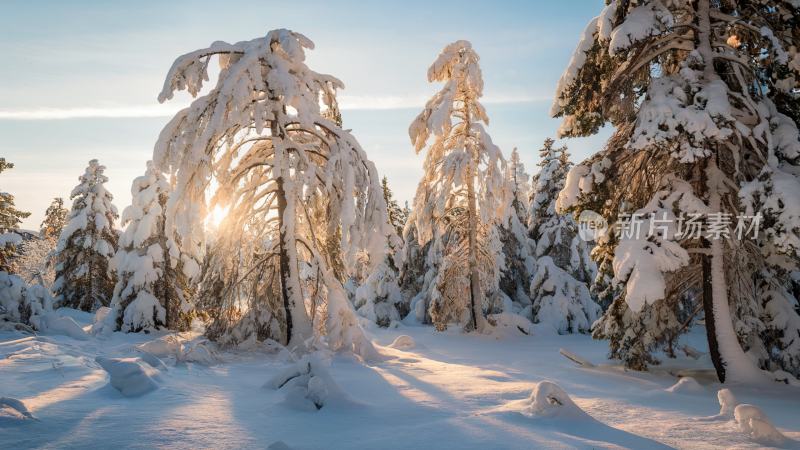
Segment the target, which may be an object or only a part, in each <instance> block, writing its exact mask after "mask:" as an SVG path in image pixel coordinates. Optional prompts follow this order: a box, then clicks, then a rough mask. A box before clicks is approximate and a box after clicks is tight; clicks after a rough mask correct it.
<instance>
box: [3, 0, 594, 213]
mask: <svg viewBox="0 0 800 450" xmlns="http://www.w3.org/2000/svg"><path fill="white" fill-rule="evenodd" d="M602 5H603V2H602V0H569V1H561V2H550V1H486V2H469V1H466V2H465V1H464V0H461V1H457V2H456V1H452V2H451V1H430V0H428V1H404V2H399V1H396V2H377V1H374V2H350V1H344V2H341V1H340V2H321V1H320V2H318V1H292V2H288V1H284V2H275V1H261V2H253V1H246V2H236V1H233V2H231V1H226V2H221V1H218V2H206V1H202V2H186V1H171V2H156V1H137V2H126V3H122V2H102V3H101V2H99V1H81V0H73V1H69V2H65V1H36V2H31V1H15V0H11V1H6V2H4V11H3V14H2V16H0V29H2V30H3V35H4V36H3V39H0V51H2V54H3V58H4V61H3V64H2V65H0V136H2V138H0V156H4V157H6V158H7V159H8V160H10V161H12V162H14V163H15V164H16V167H15V169H13V170H12V171H10V172H6V173H4V174H2V175H0V189H2V190H5V191H8V192H11V193H12V194H14V195H15V196H16V197H17V205H18V207H20V208H22V209H24V210H27V211H30V212H32V215H31V217H30V218H29V219H28V220H26V222H25V223H24V226H25V227H27V228H38V224H39V223H40V221H41V218H42V215H43V212H44V210H45V208H46V207H47V205H48V204H49V201H50V199H51V198H52V197H55V196H63V197H68V196H69V192H70V190H71V188H72V186H74V185H75V184H76V182H77V177H78V176H79V175H80V174H81V173H82V172H83V168H84V167H85V166H86V163H87V162H88V160H89V159H92V158H98V159H100V161H101V163H103V164H105V165H106V166H107V167H108V170H107V174H108V176H109V177H110V179H111V181H110V182H109V185H108V187H109V190H111V192H112V193H113V194H114V195H115V197H116V201H115V203H116V204H117V206H118V207H119V208H120V210H121V209H122V208H123V207H125V206H126V205H127V204H128V203H129V202H130V192H129V191H130V183H131V180H132V179H133V177H135V176H137V175H138V174H140V173H141V172H142V171H143V170H144V166H145V161H147V159H149V158H150V155H151V154H152V147H153V144H154V142H155V139H156V137H157V135H158V132H159V131H160V129H161V127H162V126H163V125H164V124H165V123H166V122H167V120H168V119H169V116H170V114H171V113H173V112H174V111H175V110H177V109H178V108H179V107H181V106H184V105H185V104H186V103H187V102H188V96H178V97H176V99H175V100H173V101H172V102H170V104H167V105H159V104H158V103H157V101H156V95H157V94H158V92H159V91H160V89H161V85H162V83H163V77H164V75H165V74H166V71H167V69H168V68H169V66H170V65H171V64H172V61H173V60H174V59H175V57H177V56H178V55H180V54H182V53H185V52H188V51H191V50H194V49H196V48H200V47H204V46H207V45H208V44H210V43H211V42H213V41H216V40H224V41H229V42H232V41H239V40H246V39H252V38H254V37H257V36H261V35H263V34H265V33H266V32H267V31H268V30H270V29H273V28H290V29H293V30H296V31H300V32H302V33H304V34H305V35H307V36H308V37H309V38H311V39H312V40H313V41H314V42H315V44H316V49H315V50H314V51H313V52H311V53H310V55H309V58H308V63H309V65H310V66H311V67H312V68H313V69H314V70H316V71H319V72H326V73H330V74H333V75H335V76H337V77H338V78H340V79H341V80H343V81H344V83H345V86H346V89H345V90H344V91H342V92H341V93H340V96H341V101H342V105H343V107H344V108H345V110H344V111H343V118H344V122H345V127H346V128H351V129H352V130H353V133H354V134H355V136H356V137H357V138H358V139H359V141H360V142H361V144H362V146H363V147H364V148H365V150H366V151H367V152H368V154H369V155H370V157H371V159H372V160H373V161H375V163H376V165H377V167H378V170H379V172H380V173H381V174H382V175H384V174H385V175H386V176H388V177H389V181H390V185H391V186H392V187H393V189H394V190H395V192H396V194H397V196H398V198H399V200H400V201H401V202H402V201H405V200H410V199H411V198H412V197H413V195H414V190H415V188H416V183H417V180H418V179H419V176H420V174H421V172H422V171H421V165H422V156H417V155H415V154H414V151H413V149H412V147H411V145H410V143H409V141H408V136H407V129H408V125H409V123H410V122H411V120H412V119H413V118H414V117H415V116H416V114H417V113H418V111H419V108H420V107H421V106H422V104H423V103H424V101H425V99H427V98H428V97H430V96H431V95H432V94H433V93H434V92H436V90H438V89H439V86H438V85H435V84H429V83H427V80H426V71H427V67H428V65H429V64H430V63H431V62H432V61H433V60H434V59H435V57H436V55H437V54H438V52H439V51H440V50H441V48H442V47H444V46H445V45H446V44H447V43H449V42H452V41H454V40H456V39H467V40H470V41H471V42H472V44H473V46H474V47H475V49H476V50H477V51H478V53H479V54H480V55H481V65H482V68H483V73H484V80H485V85H486V87H485V104H486V108H487V110H488V113H489V117H490V119H491V124H490V127H489V132H490V133H491V135H492V137H493V139H494V141H495V142H496V143H497V144H498V145H500V147H501V148H502V149H503V150H504V152H506V154H508V153H510V152H511V149H512V148H513V147H519V149H520V152H521V154H522V156H523V160H524V162H525V163H526V166H528V168H529V169H530V170H535V168H536V167H535V164H536V162H537V160H538V152H537V149H538V148H539V146H540V144H541V142H542V140H544V138H545V137H547V136H551V135H553V134H554V133H555V130H556V128H557V126H558V121H556V120H554V119H551V118H549V117H548V114H547V112H548V110H549V106H550V99H551V97H552V92H553V90H554V88H555V83H556V81H557V79H558V77H559V76H560V74H561V71H562V70H563V68H564V66H565V65H566V64H567V62H568V60H569V58H570V55H571V52H572V49H573V48H574V46H575V44H576V43H577V39H578V37H579V35H580V32H581V30H582V29H583V27H584V25H585V24H586V22H587V21H588V20H589V19H590V18H591V17H593V16H595V15H596V14H597V13H598V12H599V10H600V9H601V8H602ZM605 136H606V133H604V134H603V135H602V136H598V137H593V138H588V139H573V140H570V141H567V144H568V145H569V146H570V148H571V150H572V153H573V157H574V159H576V160H579V159H582V158H583V157H585V156H587V155H588V154H590V153H591V152H593V151H596V150H598V149H599V148H600V146H601V145H602V142H603V139H604V137H605Z"/></svg>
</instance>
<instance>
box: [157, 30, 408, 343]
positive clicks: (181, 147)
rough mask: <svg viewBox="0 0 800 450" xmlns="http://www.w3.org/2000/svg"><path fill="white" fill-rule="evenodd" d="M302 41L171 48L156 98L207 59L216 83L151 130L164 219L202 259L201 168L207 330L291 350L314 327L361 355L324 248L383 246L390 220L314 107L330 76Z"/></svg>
mask: <svg viewBox="0 0 800 450" xmlns="http://www.w3.org/2000/svg"><path fill="white" fill-rule="evenodd" d="M313 45H314V44H313V43H312V42H311V41H310V40H309V39H308V38H306V37H305V36H303V35H302V34H300V33H296V32H293V31H289V30H285V29H280V30H273V31H270V32H269V33H267V35H266V36H264V37H260V38H257V39H253V40H251V41H244V42H238V43H235V44H228V43H224V42H216V43H214V44H212V46H211V47H209V48H204V49H200V50H197V51H194V52H191V53H188V54H186V55H184V56H181V57H179V58H178V59H177V60H176V61H175V63H174V64H173V66H172V68H171V69H170V71H169V74H168V75H167V79H166V82H165V85H164V90H163V91H162V92H161V94H160V95H159V100H160V101H165V100H167V99H170V98H172V96H173V93H174V92H175V91H176V90H183V89H185V90H187V91H188V92H189V93H190V94H192V95H194V96H196V95H197V94H198V92H199V91H200V89H201V88H202V87H203V83H204V81H206V80H207V79H208V74H207V68H208V63H209V60H210V59H211V58H212V57H215V56H218V58H219V65H220V73H219V77H218V82H217V85H216V86H214V87H213V88H211V89H210V91H209V92H208V94H206V95H204V96H201V97H198V98H197V99H196V100H195V101H194V102H193V103H192V105H191V106H190V107H189V108H186V109H184V110H182V111H180V112H179V113H178V114H177V115H176V116H175V118H173V119H172V120H171V121H170V123H169V124H168V125H167V126H166V127H165V128H164V130H163V131H162V132H161V136H160V138H159V140H158V143H157V144H156V149H155V157H154V161H155V162H156V165H157V166H158V167H159V168H163V169H165V170H166V171H167V172H169V173H171V174H173V175H174V177H175V180H176V183H175V187H174V190H173V192H172V194H171V196H170V200H169V201H168V203H167V229H168V232H170V231H171V230H172V229H174V230H175V231H176V232H177V233H178V237H179V238H180V240H181V244H182V245H181V251H182V259H183V260H185V261H195V262H197V261H201V257H202V250H203V248H204V247H203V234H204V230H203V226H202V223H203V216H204V215H205V207H206V201H205V192H206V189H207V188H208V187H209V184H210V183H211V182H212V178H215V179H216V182H217V183H218V186H219V188H218V189H217V192H216V194H215V196H214V198H213V199H212V204H219V205H223V206H229V214H228V216H227V218H226V219H225V220H224V221H223V223H222V225H221V229H222V230H224V232H222V233H220V234H221V235H222V236H220V238H219V241H218V242H217V243H216V248H217V250H216V251H215V258H214V259H213V260H212V261H210V264H213V265H214V267H213V268H211V269H212V270H210V271H207V272H209V273H212V274H213V273H214V272H216V273H222V274H224V276H222V277H217V279H218V280H221V281H222V282H223V283H225V285H224V286H223V287H222V288H221V289H219V290H218V292H220V295H221V302H222V303H221V305H220V307H219V311H220V314H219V316H218V317H216V318H215V320H214V323H213V324H212V326H211V327H210V328H209V334H210V335H211V336H212V337H213V338H215V339H218V340H221V341H224V342H241V341H243V340H246V339H266V338H271V339H274V340H277V341H280V342H283V343H285V344H287V345H288V346H289V347H291V348H303V347H305V344H306V343H307V341H308V340H310V339H312V338H314V337H315V336H317V337H318V336H319V334H324V335H325V338H326V341H327V342H328V345H329V346H330V347H332V348H333V349H334V350H338V349H339V348H347V349H350V350H352V351H356V352H360V353H362V355H364V354H365V353H368V352H369V348H370V345H369V341H368V340H366V338H365V337H364V335H363V333H362V332H361V331H360V329H359V328H358V324H357V322H356V321H355V320H354V317H355V312H354V311H353V310H352V305H351V304H350V302H348V301H347V299H346V297H343V295H341V294H342V292H343V291H342V285H341V283H342V281H343V279H341V277H339V276H338V275H339V274H335V273H332V269H331V267H332V262H331V261H330V259H331V257H330V255H332V254H333V253H330V252H327V251H326V248H327V246H328V245H333V244H334V239H335V240H336V242H335V244H336V248H337V250H336V252H335V253H336V254H337V255H340V257H341V260H342V262H343V264H344V265H345V270H350V269H351V268H352V267H353V266H354V265H355V263H356V259H357V256H358V255H359V253H361V252H364V250H365V249H366V250H368V251H367V253H368V254H377V255H383V254H384V252H385V245H386V236H388V235H389V234H391V233H392V232H393V230H392V228H391V226H390V225H389V222H388V218H387V214H386V203H385V201H384V199H383V192H382V191H381V185H380V180H379V178H378V175H377V172H376V170H375V166H374V165H373V164H372V162H370V161H369V160H368V159H367V157H366V154H365V153H364V151H363V150H362V149H361V147H360V146H359V144H358V142H357V141H356V140H355V138H354V137H353V136H352V135H351V134H350V133H349V132H347V131H344V130H342V129H341V128H340V127H339V126H338V125H337V124H336V123H335V122H333V121H331V120H330V119H328V118H326V117H325V116H324V115H323V111H321V107H320V102H321V103H322V104H323V105H324V106H325V108H327V110H335V109H336V90H337V89H339V88H342V87H343V85H342V83H341V81H339V80H337V79H336V78H334V77H332V76H330V75H324V74H320V73H317V72H314V71H312V70H311V69H309V68H308V67H307V66H306V64H305V62H304V61H305V50H306V49H310V48H313ZM194 268H195V269H196V270H194V271H193V272H194V273H187V275H190V277H191V278H193V279H196V278H197V275H199V272H200V266H199V264H198V265H196V266H194ZM211 278H214V277H213V276H212V277H211ZM217 287H219V286H217ZM201 297H202V294H201ZM342 302H344V303H345V304H341V303H342ZM242 304H246V305H247V307H246V308H241V307H240V306H241V305H242ZM348 308H349V309H348ZM322 314H324V316H321V315H322ZM312 319H313V323H314V325H316V330H317V331H319V332H320V333H319V334H315V333H314V330H312Z"/></svg>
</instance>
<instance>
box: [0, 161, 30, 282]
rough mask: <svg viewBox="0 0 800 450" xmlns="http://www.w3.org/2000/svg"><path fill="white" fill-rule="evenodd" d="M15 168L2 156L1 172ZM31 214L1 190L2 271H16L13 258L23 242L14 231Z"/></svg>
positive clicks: (0, 260) (0, 249) (0, 235)
mask: <svg viewBox="0 0 800 450" xmlns="http://www.w3.org/2000/svg"><path fill="white" fill-rule="evenodd" d="M13 168H14V164H13V163H10V162H7V161H6V159H5V158H0V173H3V171H6V170H8V169H13ZM30 215H31V213H29V212H24V211H20V210H18V209H17V208H16V206H14V196H13V195H11V194H9V193H8V192H0V271H4V272H9V273H14V267H13V266H14V263H13V261H12V260H13V259H14V257H15V256H17V246H18V245H19V244H21V243H22V237H21V236H20V235H19V234H17V233H15V232H14V231H16V230H18V229H19V224H20V223H22V219H24V218H26V217H28V216H30Z"/></svg>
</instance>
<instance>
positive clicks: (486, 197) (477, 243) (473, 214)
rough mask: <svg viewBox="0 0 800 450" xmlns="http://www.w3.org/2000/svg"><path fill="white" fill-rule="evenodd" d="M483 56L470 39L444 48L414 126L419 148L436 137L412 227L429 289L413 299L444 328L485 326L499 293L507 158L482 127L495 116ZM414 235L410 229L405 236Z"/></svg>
mask: <svg viewBox="0 0 800 450" xmlns="http://www.w3.org/2000/svg"><path fill="white" fill-rule="evenodd" d="M478 59H479V58H478V54H477V53H475V51H474V50H473V48H472V45H471V44H470V43H469V42H467V41H456V42H454V43H452V44H449V45H448V46H446V47H445V48H444V49H443V50H442V52H441V54H440V55H439V57H438V58H437V59H436V61H434V63H433V65H431V67H430V69H428V81H430V82H435V81H440V82H443V83H444V87H443V89H442V90H441V91H440V92H438V93H437V94H436V95H434V97H433V98H431V99H430V100H429V101H428V102H427V104H426V105H425V109H423V111H422V112H421V113H420V114H419V115H418V116H417V118H416V119H415V120H414V121H413V122H412V123H411V126H410V128H409V136H410V137H411V142H412V143H413V144H414V147H415V149H416V151H417V152H419V151H421V150H422V149H423V148H425V147H426V145H427V144H428V141H429V139H430V138H431V137H433V142H432V143H431V144H430V145H429V146H428V151H427V153H426V155H425V165H424V174H423V178H422V180H421V181H420V183H419V186H418V187H417V193H416V196H415V198H414V213H413V215H412V216H413V218H414V227H413V228H408V227H407V228H406V230H407V231H409V232H412V231H413V233H414V234H416V239H417V240H418V243H417V244H411V245H412V246H415V247H416V246H417V245H418V246H419V247H425V246H428V249H427V251H426V252H425V258H426V259H425V267H424V269H425V270H426V272H427V273H426V275H425V276H424V281H423V286H422V291H423V292H420V293H418V294H417V295H416V298H415V301H416V302H420V301H422V302H424V305H425V306H424V307H423V308H424V309H425V310H427V314H428V316H429V317H430V319H431V320H432V322H433V323H434V324H435V325H436V327H437V328H438V329H444V328H446V327H447V324H448V323H451V322H456V323H459V324H460V325H461V326H463V327H464V328H465V329H471V330H479V331H483V330H486V329H487V327H488V322H487V320H486V317H485V310H486V309H487V307H488V306H489V305H486V304H485V303H486V300H487V299H490V300H491V299H493V298H496V297H497V295H498V294H499V292H498V291H499V286H498V283H499V278H500V270H499V269H502V266H503V259H502V253H501V250H502V248H501V244H500V242H499V236H498V225H499V224H500V223H501V221H502V219H503V218H504V217H505V216H504V214H505V213H506V212H507V209H508V205H507V203H508V200H507V190H508V186H507V183H506V180H505V161H504V159H503V156H502V154H501V152H500V149H499V148H498V147H497V146H496V145H494V143H493V142H492V140H491V138H490V137H489V135H488V134H487V133H486V130H485V129H484V127H483V124H486V123H488V121H489V119H488V117H487V115H486V111H485V109H484V108H483V105H481V103H480V100H479V99H480V97H481V96H482V95H483V79H482V75H481V70H480V67H479V65H478ZM412 238H413V237H411V236H409V235H408V234H407V237H406V241H408V240H409V239H412ZM406 253H408V252H406ZM417 279H419V277H417ZM465 293H468V294H467V295H465ZM417 308H420V307H419V306H417ZM420 309H421V308H420Z"/></svg>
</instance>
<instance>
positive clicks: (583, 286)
mask: <svg viewBox="0 0 800 450" xmlns="http://www.w3.org/2000/svg"><path fill="white" fill-rule="evenodd" d="M554 143H555V141H553V140H552V139H549V138H548V139H546V140H545V141H544V146H543V147H542V149H541V150H539V156H540V158H541V161H540V162H539V164H538V165H539V173H537V174H536V175H535V176H534V177H533V182H532V186H531V194H530V205H531V206H530V217H529V218H528V227H529V230H530V235H531V238H532V239H533V240H534V241H535V242H536V251H535V256H536V258H537V259H536V272H535V273H534V274H533V278H532V280H531V283H530V296H531V300H532V308H533V309H532V311H531V317H530V318H531V320H532V321H533V322H535V323H542V324H546V325H549V326H551V327H553V329H555V330H556V331H557V332H559V333H572V332H586V331H589V329H590V328H591V326H592V324H593V323H594V321H595V320H596V319H597V317H598V316H599V313H600V308H599V307H598V305H597V303H595V301H594V299H593V298H592V296H591V294H590V291H589V284H590V283H591V281H592V280H593V278H594V276H595V272H596V268H595V265H594V262H592V260H591V259H590V257H589V251H590V249H589V245H588V243H587V242H586V241H584V240H583V239H582V238H581V237H580V236H579V235H578V226H577V224H576V222H575V220H574V219H573V218H572V216H571V215H569V214H561V213H559V212H557V211H556V200H557V198H558V193H559V192H560V191H561V189H562V188H563V186H564V181H565V179H566V175H567V172H568V171H569V168H570V167H571V166H572V163H571V162H570V161H569V153H567V148H566V147H561V148H554V147H553V144H554Z"/></svg>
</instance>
